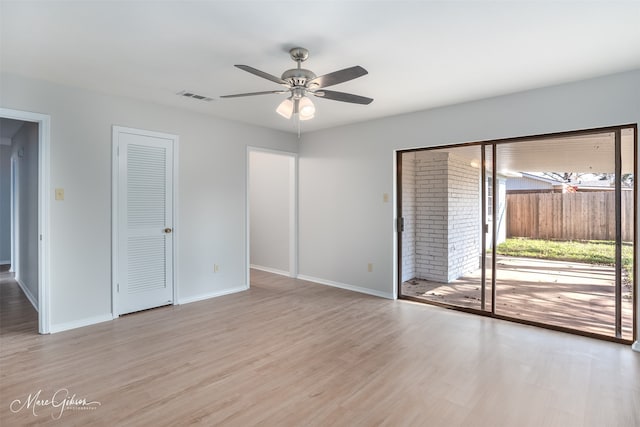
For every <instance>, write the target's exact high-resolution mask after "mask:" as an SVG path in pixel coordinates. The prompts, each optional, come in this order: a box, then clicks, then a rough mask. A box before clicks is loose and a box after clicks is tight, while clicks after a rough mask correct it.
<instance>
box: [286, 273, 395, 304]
mask: <svg viewBox="0 0 640 427" xmlns="http://www.w3.org/2000/svg"><path fill="white" fill-rule="evenodd" d="M298 279H300V280H306V281H308V282H314V283H319V284H321V285H327V286H333V287H334V288H340V289H346V290H348V291H353V292H360V293H361V294H367V295H373V296H376V297H380V298H387V299H395V298H394V297H393V293H389V292H382V291H377V290H375V289H369V288H363V287H360V286H353V285H347V284H346V283H340V282H334V281H331V280H326V279H320V278H317V277H312V276H305V275H303V274H299V275H298Z"/></svg>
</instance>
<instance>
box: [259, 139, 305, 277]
mask: <svg viewBox="0 0 640 427" xmlns="http://www.w3.org/2000/svg"><path fill="white" fill-rule="evenodd" d="M249 156H250V158H249V164H250V169H249V175H250V178H249V194H250V202H249V207H250V211H251V218H250V223H251V230H250V233H249V235H250V240H251V241H250V244H249V245H250V248H251V255H250V256H251V265H252V266H254V267H256V268H262V269H266V270H275V271H277V272H281V273H287V274H289V273H290V272H291V266H290V265H289V261H290V259H289V258H290V256H289V255H290V252H289V251H290V249H291V247H290V240H291V236H290V221H292V220H293V218H291V205H290V203H291V201H292V196H293V195H292V194H291V190H292V185H291V184H292V182H291V181H292V180H293V179H295V177H294V176H292V173H291V172H292V170H291V162H293V158H292V157H290V156H286V155H280V154H274V153H267V152H260V151H251V152H250V154H249Z"/></svg>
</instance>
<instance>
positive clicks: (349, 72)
mask: <svg viewBox="0 0 640 427" xmlns="http://www.w3.org/2000/svg"><path fill="white" fill-rule="evenodd" d="M365 74H368V72H367V70H365V69H364V68H362V67H361V66H359V65H356V66H355V67H351V68H345V69H344V70H339V71H334V72H333V73H329V74H325V75H324V76H320V77H316V78H315V79H313V80H311V81H310V82H309V85H308V86H309V87H313V86H314V85H316V84H317V85H318V86H317V87H318V88H322V87H328V86H333V85H337V84H338V83H343V82H348V81H349V80H353V79H357V78H358V77H362V76H364V75H365Z"/></svg>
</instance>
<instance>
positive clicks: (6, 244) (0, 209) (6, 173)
mask: <svg viewBox="0 0 640 427" xmlns="http://www.w3.org/2000/svg"><path fill="white" fill-rule="evenodd" d="M10 261H11V146H10V145H0V263H8V262H10Z"/></svg>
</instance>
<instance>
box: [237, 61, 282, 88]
mask: <svg viewBox="0 0 640 427" xmlns="http://www.w3.org/2000/svg"><path fill="white" fill-rule="evenodd" d="M236 67H238V68H240V69H241V70H244V71H246V72H247V73H251V74H253V75H255V76H258V77H262V78H263V79H267V80H271V81H272V82H274V83H278V84H280V85H284V86H289V84H288V83H287V82H285V81H284V80H282V79H281V78H280V77H276V76H274V75H272V74H269V73H265V72H264V71H260V70H258V69H257V68H253V67H250V66H248V65H236Z"/></svg>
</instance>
